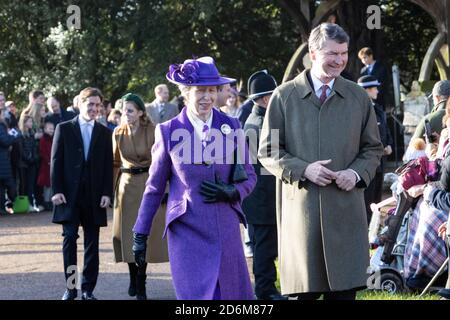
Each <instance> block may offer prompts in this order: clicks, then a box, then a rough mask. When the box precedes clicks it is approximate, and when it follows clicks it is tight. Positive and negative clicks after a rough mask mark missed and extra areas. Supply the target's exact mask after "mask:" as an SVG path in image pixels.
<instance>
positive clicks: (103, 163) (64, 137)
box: [50, 117, 113, 226]
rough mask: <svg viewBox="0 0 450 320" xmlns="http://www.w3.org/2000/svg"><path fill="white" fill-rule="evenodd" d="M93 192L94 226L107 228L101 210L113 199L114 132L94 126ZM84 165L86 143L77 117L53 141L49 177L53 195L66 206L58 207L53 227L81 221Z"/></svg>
mask: <svg viewBox="0 0 450 320" xmlns="http://www.w3.org/2000/svg"><path fill="white" fill-rule="evenodd" d="M88 161H90V166H89V168H90V170H91V171H90V189H91V190H92V194H91V199H92V203H91V205H92V208H93V211H94V212H93V213H94V223H95V224H96V225H99V226H106V225H107V220H106V209H104V208H100V200H101V197H102V196H108V197H110V198H112V193H113V190H112V189H113V164H112V162H113V160H112V137H111V130H109V129H108V128H106V127H104V126H102V125H101V124H99V123H97V122H95V125H94V129H93V130H92V138H91V144H90V148H89V159H88ZM83 163H84V152H83V140H82V138H81V131H80V125H79V124H78V117H75V118H74V119H73V120H70V121H66V122H62V123H60V124H59V125H57V126H56V130H55V135H54V138H53V145H52V153H51V165H50V177H51V182H52V188H53V194H57V193H62V194H64V196H65V197H66V200H67V203H65V204H62V205H59V206H55V208H54V211H53V222H54V223H65V222H73V221H76V219H78V217H77V216H76V213H75V210H74V208H75V204H76V200H77V193H78V190H79V184H80V179H81V174H82V167H83Z"/></svg>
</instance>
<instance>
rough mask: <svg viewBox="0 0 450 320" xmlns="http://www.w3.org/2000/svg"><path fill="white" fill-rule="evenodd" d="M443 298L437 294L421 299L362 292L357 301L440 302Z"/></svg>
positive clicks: (413, 296)
mask: <svg viewBox="0 0 450 320" xmlns="http://www.w3.org/2000/svg"><path fill="white" fill-rule="evenodd" d="M440 298H441V297H440V296H438V295H437V294H433V295H424V296H423V297H419V295H418V294H417V295H414V294H410V293H405V294H395V295H390V294H387V293H383V292H377V291H368V290H365V291H360V292H358V295H357V296H356V300H439V299H440Z"/></svg>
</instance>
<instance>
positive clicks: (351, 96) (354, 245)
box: [259, 23, 383, 300]
mask: <svg viewBox="0 0 450 320" xmlns="http://www.w3.org/2000/svg"><path fill="white" fill-rule="evenodd" d="M348 42H349V37H348V35H347V34H346V33H345V31H344V30H343V29H342V28H341V27H339V26H338V25H336V24H330V23H324V24H321V25H320V26H318V27H317V28H315V29H314V30H313V31H312V32H311V36H310V38H309V50H310V58H311V61H312V68H311V70H306V71H304V72H302V73H301V74H300V75H298V76H297V77H296V78H295V79H293V80H292V81H289V82H286V83H284V84H283V85H281V86H279V87H278V88H277V89H276V90H275V91H274V93H273V95H272V98H271V100H270V102H269V106H268V109H267V114H266V117H265V120H264V124H263V129H262V132H261V143H260V149H259V158H260V161H261V163H262V165H263V166H264V167H265V168H266V169H267V170H268V171H269V172H270V173H272V174H274V175H275V176H276V177H277V178H278V179H280V180H281V181H278V186H277V225H278V246H279V254H278V259H279V270H280V276H281V291H282V293H283V294H289V295H292V296H298V298H299V299H317V298H319V297H320V296H321V295H322V294H323V295H324V299H346V300H352V299H355V296H356V291H357V290H358V289H362V288H364V287H365V286H366V281H367V280H366V279H367V276H368V274H367V273H366V272H367V267H368V266H369V243H368V234H367V218H366V212H365V206H364V188H365V187H367V186H368V185H369V183H370V180H371V179H372V178H373V177H374V175H375V169H376V168H377V166H378V165H379V162H380V158H381V155H382V154H383V145H382V144H381V141H380V137H379V132H378V127H377V121H376V117H375V112H374V111H373V108H372V105H371V102H370V100H369V98H368V96H367V94H366V92H365V91H364V90H363V89H361V88H360V87H359V86H358V85H357V84H356V83H354V82H350V81H348V80H346V79H344V78H342V77H341V76H340V73H341V72H342V71H343V70H344V68H345V66H346V64H347V60H348ZM268 150H270V153H268V152H267V151H268Z"/></svg>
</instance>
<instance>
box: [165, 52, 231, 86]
mask: <svg viewBox="0 0 450 320" xmlns="http://www.w3.org/2000/svg"><path fill="white" fill-rule="evenodd" d="M166 78H167V80H169V81H170V82H172V83H175V84H181V85H185V86H220V85H223V84H227V83H231V82H233V81H236V80H235V79H232V78H226V77H222V76H221V75H220V74H219V71H218V70H217V68H216V65H215V64H214V59H213V58H211V57H201V58H198V59H188V60H185V61H184V63H183V64H172V65H171V66H170V67H169V72H168V73H167V75H166Z"/></svg>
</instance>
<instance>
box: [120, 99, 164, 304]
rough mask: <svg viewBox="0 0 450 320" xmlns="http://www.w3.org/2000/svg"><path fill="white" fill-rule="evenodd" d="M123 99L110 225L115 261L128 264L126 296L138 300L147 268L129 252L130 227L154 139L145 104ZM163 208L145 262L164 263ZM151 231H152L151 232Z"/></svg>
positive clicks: (145, 175)
mask: <svg viewBox="0 0 450 320" xmlns="http://www.w3.org/2000/svg"><path fill="white" fill-rule="evenodd" d="M122 100H123V124H122V125H119V126H118V127H117V128H115V130H114V134H113V152H114V174H115V181H116V184H115V196H114V222H113V247H114V256H115V260H116V262H126V263H128V266H129V270H130V286H129V289H128V294H129V295H130V296H135V295H136V298H137V299H138V300H145V299H146V298H147V296H146V291H145V279H146V269H147V265H145V266H144V267H142V268H138V267H137V266H136V264H135V263H134V256H133V251H132V246H133V232H132V228H133V225H134V222H135V221H136V218H137V214H138V209H139V204H140V203H141V199H142V195H143V193H144V189H145V182H146V181H147V179H148V169H149V167H150V164H151V161H152V159H151V148H152V145H153V142H154V140H155V137H154V130H155V127H154V125H153V124H152V123H151V121H149V119H148V118H147V115H146V112H145V105H144V102H143V101H142V100H141V98H140V97H139V96H137V95H135V94H131V93H129V94H127V95H125V96H123V97H122ZM165 209H166V206H165V205H162V206H161V207H160V209H159V213H158V214H157V217H156V219H155V222H156V226H157V227H156V229H154V232H152V234H151V236H150V237H149V240H148V246H147V248H148V249H149V250H148V252H147V255H146V257H147V262H152V263H158V262H167V261H168V254H167V244H166V241H165V240H163V239H162V235H163V231H164V220H165V219H164V218H165V217H164V215H165ZM152 231H153V230H152Z"/></svg>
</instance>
